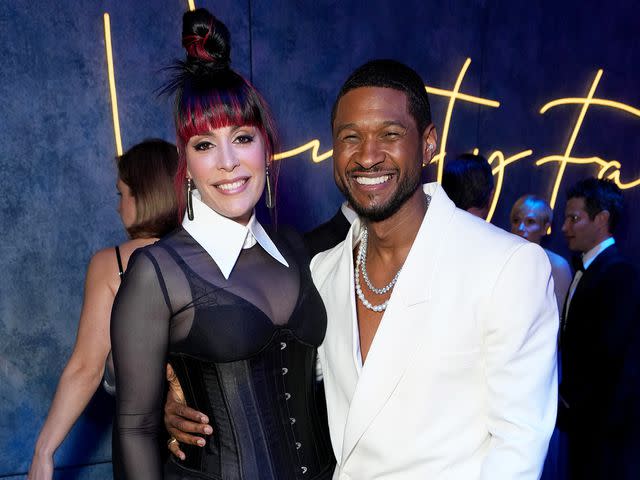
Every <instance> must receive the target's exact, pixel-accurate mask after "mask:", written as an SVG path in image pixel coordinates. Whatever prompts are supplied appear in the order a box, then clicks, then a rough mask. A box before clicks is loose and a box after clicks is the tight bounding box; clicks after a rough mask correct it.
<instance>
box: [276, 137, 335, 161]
mask: <svg viewBox="0 0 640 480" xmlns="http://www.w3.org/2000/svg"><path fill="white" fill-rule="evenodd" d="M319 149H320V140H318V139H317V138H314V139H313V140H311V141H310V142H307V143H305V144H304V145H302V146H300V147H298V148H294V149H293V150H287V151H286V152H280V153H276V154H275V155H274V156H273V159H274V160H282V159H283V158H289V157H295V156H296V155H300V154H301V153H302V152H306V151H307V150H311V159H312V160H313V163H320V162H322V161H323V160H326V159H327V158H329V157H331V155H333V150H328V151H326V152H324V153H323V154H320V155H318V150H319Z"/></svg>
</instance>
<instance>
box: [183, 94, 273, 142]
mask: <svg viewBox="0 0 640 480" xmlns="http://www.w3.org/2000/svg"><path fill="white" fill-rule="evenodd" d="M185 87H186V86H185ZM254 92H255V90H254V89H252V88H251V87H250V86H249V85H247V84H246V83H245V82H242V84H241V85H239V86H237V87H236V88H228V89H222V88H214V89H210V90H208V91H195V89H189V88H185V89H184V90H183V92H182V96H181V97H182V98H181V99H180V101H179V104H178V108H177V112H176V113H177V116H176V117H177V118H176V130H177V132H176V133H177V136H178V139H179V141H180V143H181V146H183V147H184V145H186V144H187V142H188V141H189V139H190V138H191V137H193V136H195V135H203V134H206V133H208V132H210V131H212V130H215V129H217V128H222V127H228V126H241V125H251V126H253V127H256V128H257V129H258V130H260V132H261V133H262V134H263V135H264V137H265V144H266V148H267V150H268V153H269V154H271V153H272V151H273V137H272V135H271V132H269V130H270V128H269V123H270V121H269V120H268V119H265V118H264V115H263V114H262V110H263V109H262V108H261V105H260V103H261V102H260V100H261V99H259V98H257V97H256V96H255V94H254Z"/></svg>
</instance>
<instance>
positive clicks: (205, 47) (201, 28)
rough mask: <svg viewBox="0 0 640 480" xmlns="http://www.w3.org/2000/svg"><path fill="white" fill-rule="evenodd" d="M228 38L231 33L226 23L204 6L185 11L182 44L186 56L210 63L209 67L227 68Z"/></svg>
mask: <svg viewBox="0 0 640 480" xmlns="http://www.w3.org/2000/svg"><path fill="white" fill-rule="evenodd" d="M230 40H231V35H230V34H229V30H228V29H227V27H226V25H225V24H224V23H222V22H219V21H218V20H217V19H216V18H215V17H214V16H213V15H211V14H210V13H209V12H208V11H207V10H205V9H204V8H199V9H198V10H195V11H193V12H187V13H185V15H184V23H183V25H182V46H183V47H184V48H185V50H186V51H187V58H191V59H192V60H195V61H201V62H205V63H212V64H213V65H211V67H214V68H216V67H218V68H229V64H230V63H231V45H230Z"/></svg>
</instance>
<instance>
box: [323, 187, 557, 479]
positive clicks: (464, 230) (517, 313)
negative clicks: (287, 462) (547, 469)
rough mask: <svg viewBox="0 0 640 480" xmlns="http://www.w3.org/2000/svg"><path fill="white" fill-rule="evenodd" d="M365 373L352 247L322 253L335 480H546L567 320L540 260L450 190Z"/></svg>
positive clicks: (410, 260)
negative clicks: (559, 343) (560, 341)
mask: <svg viewBox="0 0 640 480" xmlns="http://www.w3.org/2000/svg"><path fill="white" fill-rule="evenodd" d="M424 190H425V192H426V193H428V194H429V195H431V197H432V199H431V205H430V206H429V209H428V211H427V214H426V216H425V218H424V221H423V222H422V225H421V227H420V230H419V232H418V235H417V237H416V239H415V241H414V243H413V246H412V248H411V250H410V252H409V255H408V257H407V260H406V262H405V264H404V267H403V269H402V273H401V274H400V277H399V279H398V282H397V284H396V286H395V288H394V290H393V294H392V295H391V299H390V301H389V305H388V307H387V310H386V312H385V313H384V315H383V318H382V321H381V323H380V326H379V328H378V331H377V333H376V335H375V338H374V340H373V343H372V345H371V348H370V350H369V353H368V356H367V360H366V362H365V364H364V366H362V367H361V368H360V365H361V362H360V358H359V339H358V330H357V320H356V304H355V302H356V300H355V298H356V297H355V291H354V282H353V279H354V275H353V272H354V269H353V267H354V266H353V257H352V251H353V249H354V247H355V246H356V244H357V241H358V239H359V237H360V233H361V224H360V222H359V221H358V220H356V222H355V223H354V224H353V225H352V227H351V230H350V232H349V234H348V236H347V239H346V240H345V241H344V242H342V243H341V244H339V245H337V246H336V247H335V248H333V249H331V250H328V251H326V252H322V253H320V254H318V255H317V256H316V257H314V259H313V261H312V263H311V269H312V274H313V279H314V282H315V284H316V286H317V288H318V290H319V291H320V294H321V295H322V298H323V300H324V303H325V306H326V309H327V316H328V326H327V333H326V337H325V340H324V344H323V346H322V347H321V348H320V352H319V357H320V361H321V364H322V369H323V374H324V383H325V389H326V397H327V407H328V412H329V428H330V431H331V441H332V443H333V449H334V453H335V456H336V459H337V461H338V466H337V468H336V471H335V474H334V479H344V480H346V479H354V480H367V479H394V480H396V479H397V480H404V479H406V480H417V479H428V480H441V479H442V480H450V479H455V480H474V479H486V480H516V479H517V480H520V479H522V480H524V479H527V480H528V479H536V478H539V476H540V474H541V471H542V465H543V463H544V458H545V455H546V452H547V446H548V442H549V438H550V436H551V433H552V431H553V427H554V423H555V418H556V407H557V404H556V401H557V373H556V338H557V330H558V312H557V307H556V302H555V298H554V293H553V281H552V280H551V275H550V272H551V269H550V265H549V261H548V259H547V256H546V255H545V253H544V251H543V250H542V249H541V248H540V247H539V246H537V245H534V244H533V243H530V242H526V241H524V240H522V239H521V238H519V237H516V236H515V235H511V234H510V233H507V232H504V231H502V230H500V229H498V228H496V227H494V226H492V225H490V224H488V223H486V222H484V221H482V220H481V219H478V218H476V217H473V216H472V215H470V214H468V213H467V212H464V211H462V210H459V209H457V208H455V206H454V204H453V202H451V200H449V198H448V197H447V196H446V194H445V193H444V191H443V190H442V188H441V187H440V186H439V185H438V184H436V183H432V184H428V185H425V186H424Z"/></svg>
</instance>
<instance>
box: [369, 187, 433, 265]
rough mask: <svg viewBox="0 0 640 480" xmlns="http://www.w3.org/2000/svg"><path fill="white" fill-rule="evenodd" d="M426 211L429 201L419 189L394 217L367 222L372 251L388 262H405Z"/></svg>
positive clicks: (370, 249)
mask: <svg viewBox="0 0 640 480" xmlns="http://www.w3.org/2000/svg"><path fill="white" fill-rule="evenodd" d="M426 212H427V200H426V196H425V194H424V192H423V191H422V189H421V188H420V189H418V190H416V192H415V193H414V194H413V195H412V196H411V197H410V198H409V199H408V200H407V201H406V202H405V203H404V204H403V205H402V206H401V207H400V209H399V210H398V211H397V212H396V213H395V214H393V215H392V216H391V217H389V218H387V219H385V220H382V221H381V222H369V221H367V222H366V223H367V228H368V229H369V245H368V250H369V252H370V254H372V255H376V256H379V257H380V258H381V260H382V261H383V262H385V263H386V262H387V261H389V262H393V263H397V262H399V263H400V264H402V263H404V260H405V259H406V257H407V255H408V254H409V250H410V249H411V246H412V245H413V241H414V240H415V238H416V235H417V234H418V230H419V229H420V225H421V224H422V220H423V219H424V215H425V213H426Z"/></svg>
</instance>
